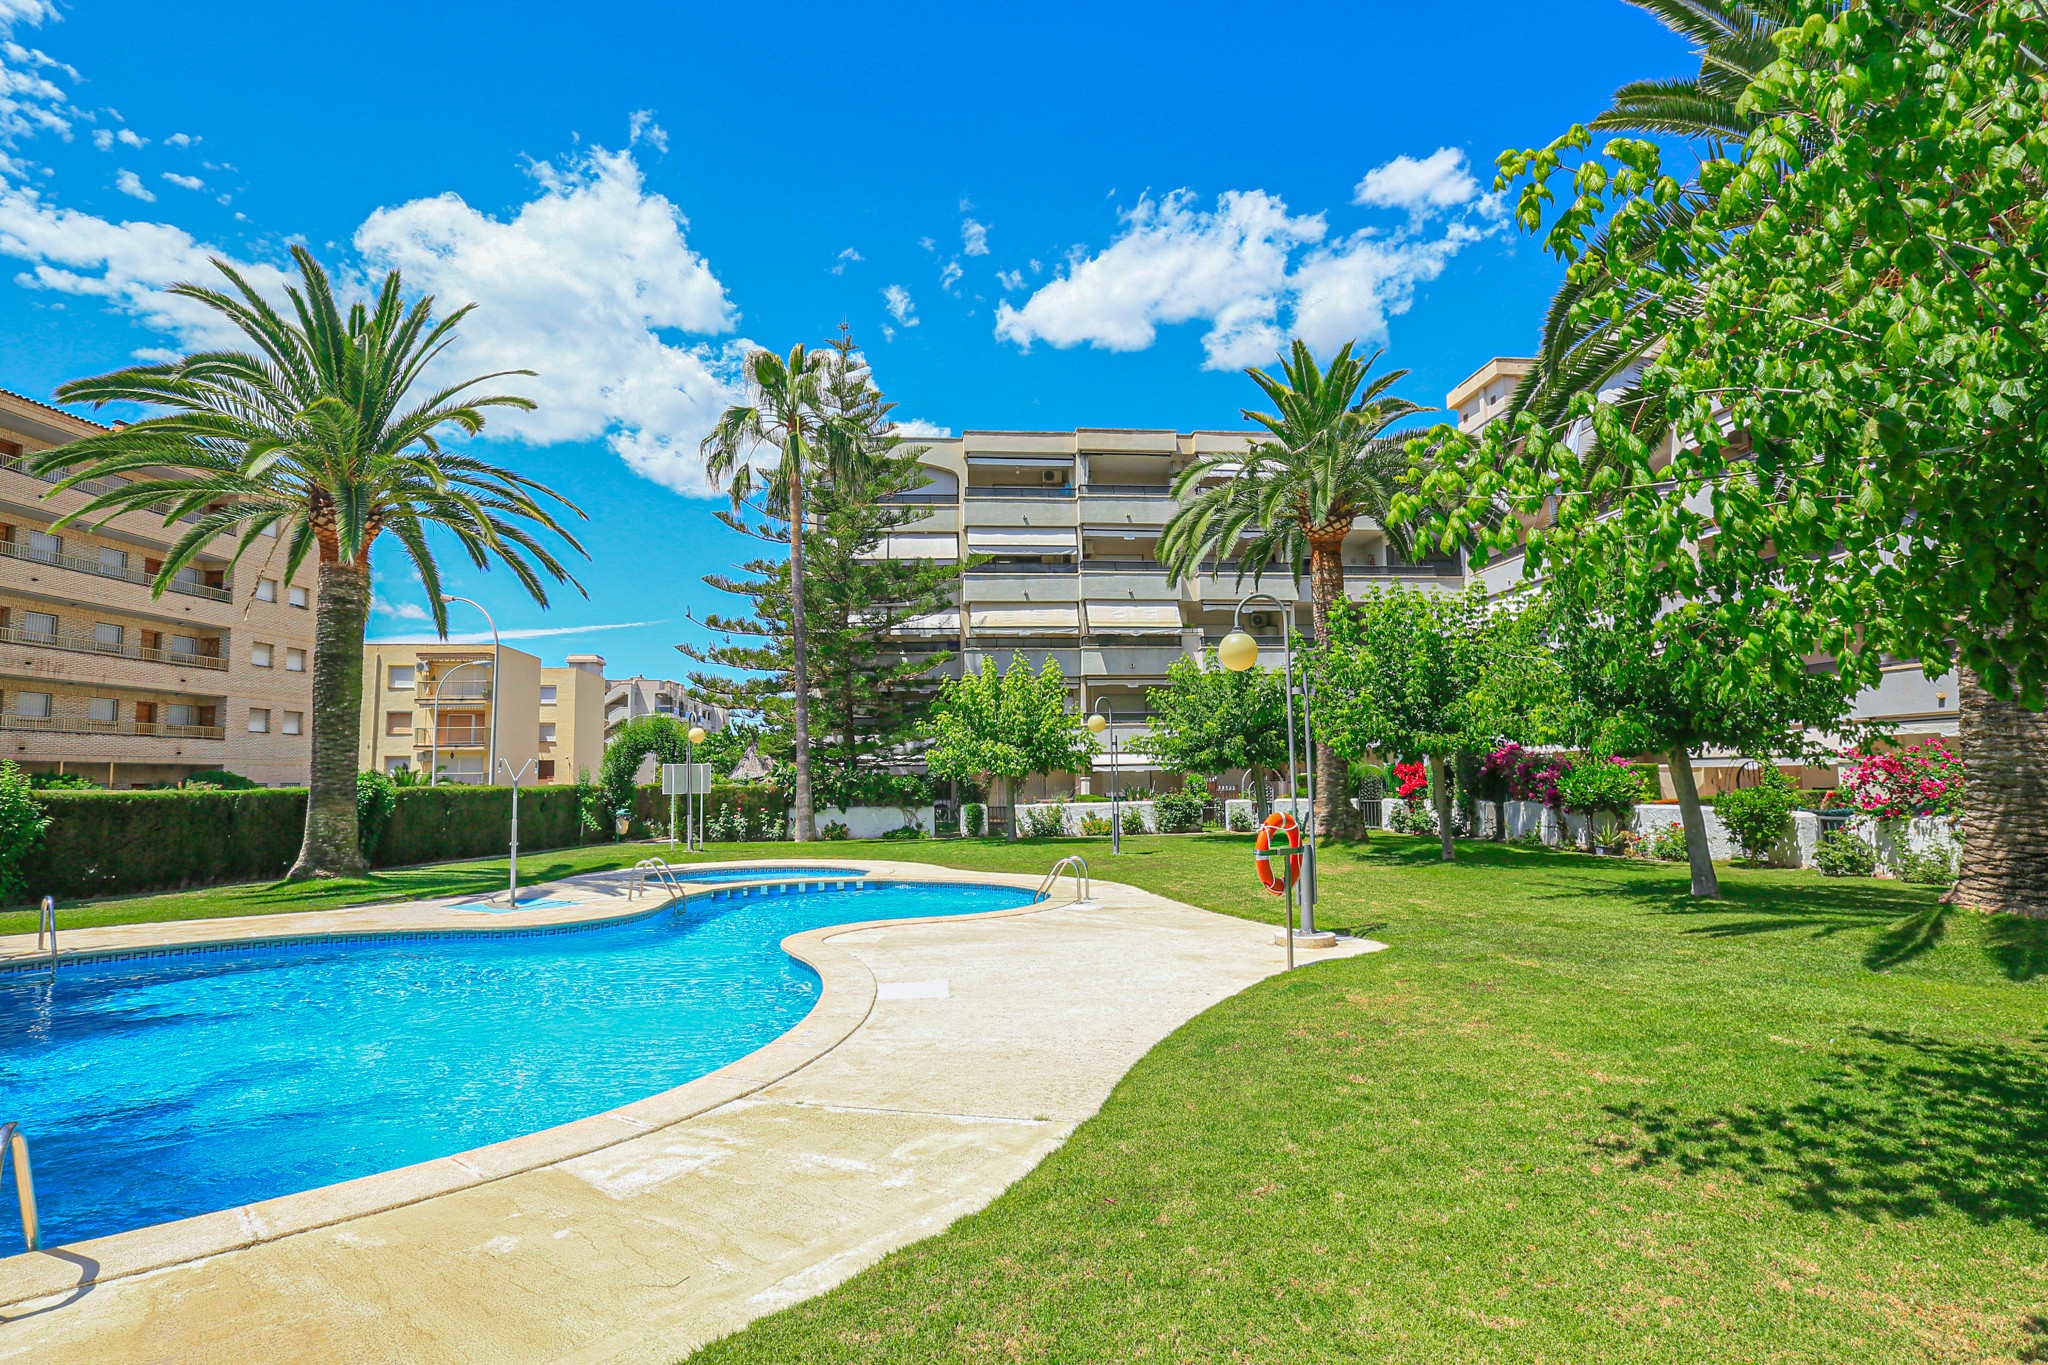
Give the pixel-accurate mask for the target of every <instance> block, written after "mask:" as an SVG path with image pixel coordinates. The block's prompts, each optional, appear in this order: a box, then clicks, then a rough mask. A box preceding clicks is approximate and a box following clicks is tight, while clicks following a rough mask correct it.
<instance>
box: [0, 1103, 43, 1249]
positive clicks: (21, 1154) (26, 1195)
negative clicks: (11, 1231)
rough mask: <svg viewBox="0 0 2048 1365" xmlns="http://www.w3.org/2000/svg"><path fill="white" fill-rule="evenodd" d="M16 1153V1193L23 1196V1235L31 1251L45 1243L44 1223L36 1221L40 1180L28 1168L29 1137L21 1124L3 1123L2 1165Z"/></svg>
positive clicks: (0, 1134) (0, 1138)
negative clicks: (37, 1187)
mask: <svg viewBox="0 0 2048 1365" xmlns="http://www.w3.org/2000/svg"><path fill="white" fill-rule="evenodd" d="M10 1150H12V1151H13V1153H14V1192H15V1194H16V1195H18V1196H19V1197H20V1199H21V1236H22V1240H23V1241H25V1242H27V1243H28V1249H29V1250H30V1251H40V1250H42V1246H43V1234H42V1226H41V1224H39V1223H38V1222H37V1221H36V1182H35V1177H34V1176H32V1175H30V1174H29V1170H28V1138H27V1137H26V1136H25V1135H24V1134H23V1133H22V1131H21V1125H20V1124H18V1123H11V1122H10V1123H0V1164H4V1163H5V1162H6V1160H7V1153H8V1152H9V1151H10Z"/></svg>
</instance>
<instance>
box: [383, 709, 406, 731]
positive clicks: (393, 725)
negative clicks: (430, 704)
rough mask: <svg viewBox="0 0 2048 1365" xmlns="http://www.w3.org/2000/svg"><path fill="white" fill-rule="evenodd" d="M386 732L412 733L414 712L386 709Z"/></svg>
mask: <svg viewBox="0 0 2048 1365" xmlns="http://www.w3.org/2000/svg"><path fill="white" fill-rule="evenodd" d="M384 733H385V734H387V735H409V734H411V733H412V712H410V711H386V712H385V713H384Z"/></svg>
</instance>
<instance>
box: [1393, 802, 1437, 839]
mask: <svg viewBox="0 0 2048 1365" xmlns="http://www.w3.org/2000/svg"><path fill="white" fill-rule="evenodd" d="M1387 828H1388V829H1390V830H1392V831H1393V832H1394V833H1396V834H1434V833H1436V815H1435V813H1434V812H1432V811H1431V810H1429V809H1428V808H1427V807H1425V806H1424V805H1423V804H1422V803H1421V802H1420V801H1403V802H1401V803H1400V804H1399V805H1397V806H1395V807H1394V809H1393V811H1392V812H1391V813H1390V814H1389V815H1388V816H1387Z"/></svg>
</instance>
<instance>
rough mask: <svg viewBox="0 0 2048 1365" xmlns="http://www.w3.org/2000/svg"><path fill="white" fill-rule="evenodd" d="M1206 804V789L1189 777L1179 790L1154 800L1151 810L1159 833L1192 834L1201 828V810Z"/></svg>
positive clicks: (1207, 799) (1206, 807) (1205, 807)
mask: <svg viewBox="0 0 2048 1365" xmlns="http://www.w3.org/2000/svg"><path fill="white" fill-rule="evenodd" d="M1208 806H1209V793H1208V790H1207V789H1206V788H1205V787H1204V786H1203V785H1202V783H1201V782H1200V781H1198V780H1197V779H1195V778H1192V777H1191V778H1188V779H1187V785H1186V786H1184V787H1182V788H1181V789H1180V790H1179V791H1177V792H1174V793H1172V794H1171V795H1169V796H1162V797H1160V798H1159V799H1157V800H1156V801H1154V802H1153V803H1152V811H1153V817H1154V818H1155V819H1156V820H1157V821H1158V822H1159V832H1160V833H1161V834H1194V833H1197V832H1198V831H1200V829H1201V828H1202V812H1203V811H1204V810H1206V809H1208Z"/></svg>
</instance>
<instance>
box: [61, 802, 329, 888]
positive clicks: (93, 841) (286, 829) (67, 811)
mask: <svg viewBox="0 0 2048 1365" xmlns="http://www.w3.org/2000/svg"><path fill="white" fill-rule="evenodd" d="M35 799H36V801H37V802H38V803H40V805H41V806H42V808H43V812H44V814H46V815H47V816H48V817H49V819H50V825H49V828H48V829H47V830H46V831H44V835H43V838H42V840H41V841H40V842H39V843H38V844H37V845H36V846H35V847H34V848H33V849H32V850H30V851H29V853H28V855H27V856H26V857H25V858H24V859H23V860H22V864H21V871H22V876H23V878H24V881H25V885H24V886H23V887H22V889H21V894H24V895H26V896H28V897H30V898H33V897H36V896H43V895H51V896H61V897H64V898H66V899H78V898H82V897H86V896H120V895H138V894H141V893H143V892H147V891H167V890H172V889H174V888H177V887H181V886H204V885H207V884H209V883H213V882H248V881H270V880H272V879H274V878H277V877H281V876H283V875H284V874H285V871H286V869H288V868H290V867H291V865H292V860H293V859H294V858H296V857H297V856H298V853H299V840H300V838H301V836H302V835H303V834H304V832H305V824H306V793H305V790H304V789H303V788H284V789H276V790H269V789H263V788H258V789H256V790H254V791H179V790H176V789H171V790H166V791H122V792H109V791H75V792H74V791H48V792H37V793H36V794H35Z"/></svg>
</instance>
